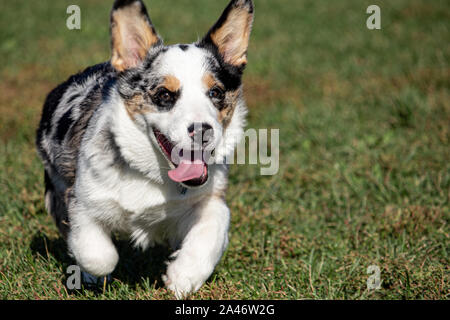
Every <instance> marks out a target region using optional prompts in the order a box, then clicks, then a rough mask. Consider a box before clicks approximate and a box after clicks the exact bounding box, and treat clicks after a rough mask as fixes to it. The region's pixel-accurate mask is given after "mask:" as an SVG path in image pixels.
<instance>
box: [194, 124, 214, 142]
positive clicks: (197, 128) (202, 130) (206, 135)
mask: <svg viewBox="0 0 450 320" xmlns="http://www.w3.org/2000/svg"><path fill="white" fill-rule="evenodd" d="M188 133H189V136H190V137H191V139H192V140H194V141H196V139H199V140H201V141H202V144H206V143H207V142H208V141H209V139H211V138H212V137H213V135H214V130H213V128H212V126H211V125H210V124H209V123H206V122H203V123H199V122H195V123H193V124H191V125H190V126H189V128H188Z"/></svg>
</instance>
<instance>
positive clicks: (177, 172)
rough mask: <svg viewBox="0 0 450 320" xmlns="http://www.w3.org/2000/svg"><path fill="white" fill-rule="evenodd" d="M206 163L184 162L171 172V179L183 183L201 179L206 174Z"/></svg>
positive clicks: (199, 161) (197, 161)
mask: <svg viewBox="0 0 450 320" xmlns="http://www.w3.org/2000/svg"><path fill="white" fill-rule="evenodd" d="M204 168H205V163H204V162H203V161H202V160H195V161H194V162H191V161H188V160H183V161H181V163H180V164H179V165H178V167H177V168H175V169H173V170H170V171H169V178H170V179H172V180H173V181H175V182H183V181H188V180H192V179H198V178H201V176H202V175H203V173H204V170H205V169H204Z"/></svg>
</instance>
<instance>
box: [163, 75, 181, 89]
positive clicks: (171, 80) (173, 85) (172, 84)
mask: <svg viewBox="0 0 450 320" xmlns="http://www.w3.org/2000/svg"><path fill="white" fill-rule="evenodd" d="M160 87H165V88H166V89H167V90H169V91H172V92H177V91H178V90H180V88H181V83H180V80H178V78H176V77H175V76H172V75H168V76H165V77H164V81H163V82H162V83H161V85H160Z"/></svg>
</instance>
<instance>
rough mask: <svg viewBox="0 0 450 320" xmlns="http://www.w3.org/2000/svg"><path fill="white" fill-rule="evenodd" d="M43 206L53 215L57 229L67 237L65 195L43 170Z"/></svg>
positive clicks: (67, 224)
mask: <svg viewBox="0 0 450 320" xmlns="http://www.w3.org/2000/svg"><path fill="white" fill-rule="evenodd" d="M44 179H45V208H46V209H47V211H48V213H50V215H51V216H52V217H53V219H54V221H55V223H56V225H57V227H58V229H59V231H60V232H61V234H62V235H63V237H64V238H67V233H68V231H69V220H68V212H67V205H66V200H65V197H64V196H63V195H62V194H61V193H60V192H58V190H57V189H56V188H55V185H54V184H53V182H52V180H51V178H50V175H49V173H48V172H47V170H45V173H44Z"/></svg>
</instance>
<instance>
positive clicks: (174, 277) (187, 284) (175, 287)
mask: <svg viewBox="0 0 450 320" xmlns="http://www.w3.org/2000/svg"><path fill="white" fill-rule="evenodd" d="M208 269H212V268H208ZM204 270H205V268H204V267H203V268H202V267H199V266H198V265H197V266H195V263H187V262H183V260H181V259H178V260H175V261H173V262H171V263H170V264H169V266H168V268H167V272H166V274H165V275H163V276H162V280H163V281H164V283H165V285H166V287H167V288H168V289H170V290H172V291H173V292H174V293H175V296H176V297H177V299H182V298H184V297H186V296H187V295H188V294H189V293H193V292H195V291H197V290H198V289H200V287H201V286H202V284H203V283H204V282H205V281H206V279H208V277H209V275H210V274H211V272H212V270H211V271H210V272H205V271H204Z"/></svg>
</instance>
